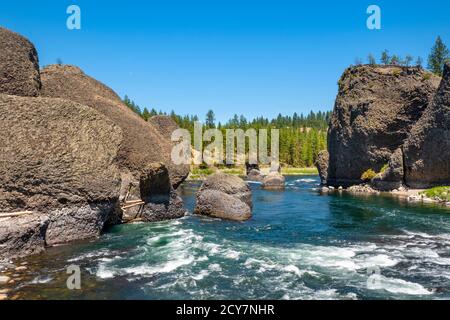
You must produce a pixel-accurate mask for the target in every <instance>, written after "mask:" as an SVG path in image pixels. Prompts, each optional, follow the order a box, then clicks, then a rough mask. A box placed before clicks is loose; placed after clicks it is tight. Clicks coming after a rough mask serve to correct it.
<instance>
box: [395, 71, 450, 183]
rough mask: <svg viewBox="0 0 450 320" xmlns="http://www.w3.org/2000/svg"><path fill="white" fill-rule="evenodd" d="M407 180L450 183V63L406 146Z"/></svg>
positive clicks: (404, 147) (407, 181)
mask: <svg viewBox="0 0 450 320" xmlns="http://www.w3.org/2000/svg"><path fill="white" fill-rule="evenodd" d="M403 150H404V154H405V155H404V159H405V182H406V184H407V185H408V186H409V187H412V188H429V187H433V186H442V185H450V64H449V63H447V64H446V65H445V68H444V75H443V79H442V82H441V84H440V86H439V89H438V91H437V93H436V95H435V97H434V99H433V101H432V102H431V103H430V105H429V106H428V108H427V109H426V110H425V112H424V114H423V116H422V118H421V119H420V120H419V121H418V122H417V123H416V124H415V125H414V126H413V128H412V130H411V134H410V135H409V138H408V140H407V141H406V142H405V145H404V146H403Z"/></svg>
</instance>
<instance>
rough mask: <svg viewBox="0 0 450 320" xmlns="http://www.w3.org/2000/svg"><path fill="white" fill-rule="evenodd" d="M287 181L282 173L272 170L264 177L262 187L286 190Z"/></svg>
mask: <svg viewBox="0 0 450 320" xmlns="http://www.w3.org/2000/svg"><path fill="white" fill-rule="evenodd" d="M285 181H286V179H285V178H284V176H283V175H282V174H281V173H279V172H277V171H272V172H269V174H268V175H266V176H265V177H264V179H263V181H262V188H263V189H266V190H284V188H285Z"/></svg>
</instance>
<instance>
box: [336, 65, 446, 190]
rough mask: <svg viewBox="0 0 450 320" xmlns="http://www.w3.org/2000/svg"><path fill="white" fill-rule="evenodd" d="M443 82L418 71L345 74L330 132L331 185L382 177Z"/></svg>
mask: <svg viewBox="0 0 450 320" xmlns="http://www.w3.org/2000/svg"><path fill="white" fill-rule="evenodd" d="M439 81H440V79H439V78H438V77H436V76H433V75H432V74H431V73H429V72H427V71H425V70H423V69H422V68H419V67H398V66H357V67H351V68H349V69H347V70H346V71H345V73H344V74H343V76H342V78H341V79H340V81H339V93H338V96H337V99H336V104H335V108H334V111H333V115H332V118H331V122H330V127H329V131H328V151H329V154H330V159H329V167H328V177H327V183H328V184H329V185H332V186H340V185H342V186H349V185H353V184H358V183H361V182H362V181H361V180H360V177H361V175H362V173H363V172H365V171H366V170H368V169H372V170H374V171H375V172H380V170H381V168H382V167H383V166H384V165H386V164H387V163H388V162H389V160H390V158H391V156H392V154H393V153H394V151H395V150H397V149H398V148H399V147H401V145H402V144H403V142H404V141H405V139H406V138H407V136H408V134H409V132H410V131H411V129H412V127H413V125H414V124H415V123H416V122H417V121H418V120H419V119H420V117H421V116H422V113H423V112H424V110H425V108H426V106H427V105H428V104H429V102H430V101H431V99H432V97H433V95H434V94H435V92H436V90H437V87H438V84H439Z"/></svg>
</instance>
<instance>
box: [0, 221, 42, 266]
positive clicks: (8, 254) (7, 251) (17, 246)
mask: <svg viewBox="0 0 450 320" xmlns="http://www.w3.org/2000/svg"><path fill="white" fill-rule="evenodd" d="M49 222H50V219H49V217H48V216H45V215H27V216H22V217H17V218H6V219H0V260H2V259H3V258H8V259H14V258H20V257H24V256H27V255H32V254H37V253H40V252H42V251H44V249H45V233H46V230H47V227H48V224H49Z"/></svg>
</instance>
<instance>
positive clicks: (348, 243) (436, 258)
mask: <svg viewBox="0 0 450 320" xmlns="http://www.w3.org/2000/svg"><path fill="white" fill-rule="evenodd" d="M318 183H319V181H318V178H317V177H316V176H307V177H305V176H303V177H288V178H287V188H286V191H284V192H273V191H264V190H261V189H260V187H259V185H258V184H254V183H252V184H251V185H252V189H253V202H254V217H253V219H252V220H250V221H248V222H244V223H237V222H228V221H220V220H215V219H209V218H201V217H197V216H192V215H188V216H186V217H185V218H183V219H180V220H176V221H168V222H162V223H156V224H143V223H141V224H133V225H121V226H116V227H113V228H111V229H110V230H108V232H106V233H105V234H104V235H103V236H102V237H101V238H100V239H98V240H95V241H90V242H87V243H86V242H85V243H79V244H74V245H70V246H61V247H57V248H52V249H50V250H48V251H47V252H46V253H44V254H42V255H39V256H37V257H34V258H32V259H29V260H28V263H29V269H28V271H27V272H28V273H27V274H26V275H24V278H23V281H22V283H21V284H20V285H18V286H17V287H16V291H15V294H17V295H18V296H20V297H22V298H53V299H59V298H74V299H79V298H82V299H442V298H446V299H448V298H450V210H449V209H447V208H443V207H439V206H432V205H428V206H425V205H417V204H416V205H412V204H407V203H405V202H402V201H400V200H398V199H394V198H391V197H389V196H362V197H361V196H360V197H353V196H351V195H348V194H339V193H336V194H333V195H321V194H320V193H319V192H318V190H317V188H318ZM198 187H199V184H198V183H186V184H185V185H184V186H183V187H182V189H181V191H182V195H183V198H184V200H185V204H186V207H187V209H188V210H189V211H190V212H192V208H193V205H194V201H195V191H196V189H197V188H198ZM71 264H76V265H79V266H80V267H81V270H82V290H81V291H71V290H68V289H66V283H65V281H66V278H67V275H66V273H65V272H66V268H67V266H68V265H71Z"/></svg>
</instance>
